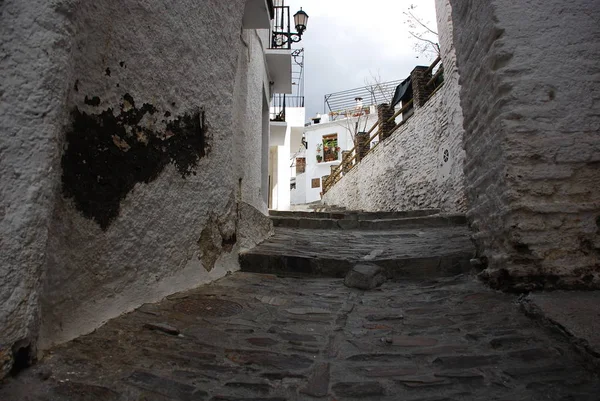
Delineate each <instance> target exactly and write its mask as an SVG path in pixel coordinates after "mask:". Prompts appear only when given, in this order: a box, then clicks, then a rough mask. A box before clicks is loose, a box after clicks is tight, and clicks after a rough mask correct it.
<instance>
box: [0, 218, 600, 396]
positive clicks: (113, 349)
mask: <svg viewBox="0 0 600 401" xmlns="http://www.w3.org/2000/svg"><path fill="white" fill-rule="evenodd" d="M416 214H419V213H416ZM299 215H300V216H302V214H299ZM314 215H318V214H314ZM287 216H288V218H291V220H288V221H287V222H285V221H284V222H281V221H280V222H278V223H276V224H278V225H281V224H288V225H290V224H292V225H302V226H311V225H313V224H318V225H326V224H332V223H331V221H336V220H335V219H332V218H331V217H333V216H334V214H329V215H326V214H320V216H325V217H330V218H329V219H314V218H312V219H311V218H310V217H306V215H304V217H299V218H296V217H293V216H294V215H293V214H288V215H287ZM309 216H310V215H309ZM336 216H338V218H339V220H337V224H339V223H340V221H346V223H343V224H350V225H352V223H351V222H352V221H354V224H355V225H360V223H359V222H360V221H363V220H361V218H360V217H359V215H358V214H355V215H354V218H351V217H348V215H347V214H339V213H338V214H336ZM361 216H362V218H363V219H366V220H365V221H371V223H366V224H367V225H370V226H373V225H383V226H385V227H387V228H386V229H384V230H374V229H370V230H364V229H363V230H358V229H356V228H354V229H349V230H343V229H340V228H338V229H337V230H334V229H329V230H327V229H321V230H315V229H310V228H307V229H302V228H290V227H277V228H276V230H275V235H274V236H273V237H272V238H271V239H269V240H267V241H266V242H265V243H263V244H262V245H259V247H257V248H255V250H252V251H250V252H249V254H252V255H253V259H252V258H251V259H246V261H245V262H244V261H243V262H242V268H243V269H244V270H251V269H252V267H251V266H252V265H249V263H250V262H249V260H254V263H255V264H254V265H253V266H254V267H255V270H261V266H262V268H264V269H265V270H270V271H272V272H273V273H276V274H264V273H249V272H236V273H233V274H231V275H228V276H227V277H224V278H222V279H220V280H218V281H215V282H213V283H211V284H209V285H205V286H201V287H199V288H197V289H194V290H191V291H187V292H181V293H177V294H175V295H172V296H169V297H167V298H166V299H165V300H163V301H162V302H159V303H155V304H145V305H143V306H142V307H140V308H139V309H137V310H135V311H134V312H131V313H128V314H125V315H123V316H121V317H119V318H116V319H113V320H111V321H109V322H108V323H107V324H105V325H104V326H102V327H100V328H99V329H97V330H96V331H94V332H93V333H91V334H88V335H85V336H82V337H79V338H77V339H75V340H73V341H71V342H69V343H66V344H63V345H61V346H58V347H56V348H54V349H53V350H52V351H51V353H50V354H49V355H47V356H46V357H45V358H44V360H43V361H41V362H40V363H38V364H37V365H35V366H34V367H32V368H29V369H27V370H25V371H23V372H21V373H20V374H18V375H17V376H16V377H15V378H13V379H10V380H8V381H7V383H6V385H5V386H4V387H3V388H2V389H1V390H0V399H2V400H4V401H13V400H15V401H16V400H30V401H43V400H44V401H45V400H48V401H49V400H53V401H63V400H64V401H67V400H69V401H74V400H77V401H84V400H86V401H88V400H89V401H92V400H102V401H117V400H122V401H125V400H148V401H150V400H165V401H166V400H211V401H219V400H221V401H227V400H228V401H233V400H238V401H258V400H265V401H283V400H290V401H291V400H313V399H325V400H355V399H365V400H409V401H417V400H421V401H425V400H429V401H434V400H435V401H442V400H455V401H458V400H512V401H515V400H563V401H567V400H578V401H579V400H590V401H591V400H597V399H598V394H600V382H599V381H598V378H597V376H595V375H594V374H593V373H591V371H590V370H588V369H589V366H587V365H586V360H585V359H584V358H583V357H582V356H581V355H580V354H579V353H578V352H576V350H575V349H574V348H573V345H572V344H571V343H569V342H568V341H566V340H565V339H564V338H563V337H561V336H559V335H557V334H555V333H553V332H552V331H550V330H549V329H548V328H546V327H544V326H542V325H541V324H540V323H538V321H536V320H533V319H531V318H529V317H528V316H526V314H525V313H523V311H522V310H521V307H520V305H519V302H518V296H517V295H511V294H506V293H501V292H497V291H493V290H491V289H489V288H487V287H485V286H483V285H482V284H481V283H479V282H478V281H477V280H476V279H475V278H473V276H471V275H469V274H461V273H460V272H458V273H459V274H456V273H457V271H456V270H443V269H442V267H443V266H444V263H442V262H440V261H442V260H445V259H448V256H449V255H455V254H456V251H457V250H461V249H462V250H463V254H464V253H466V252H468V250H469V247H470V246H471V245H470V244H469V242H468V233H467V232H466V231H465V230H464V228H463V226H462V225H461V224H456V225H452V224H449V223H448V218H443V217H442V216H440V215H429V216H422V217H410V216H402V217H398V216H397V217H396V218H395V219H391V218H389V217H390V215H389V214H388V215H387V217H388V218H387V219H379V220H376V219H372V218H371V219H369V215H364V214H363V215H361ZM279 217H282V216H281V215H280V216H279ZM371 217H372V216H371ZM378 217H386V216H378ZM274 219H275V220H277V217H275V218H274ZM303 219H304V220H303ZM306 219H308V220H306ZM294 221H296V222H294ZM327 221H329V223H327ZM415 221H421V224H420V225H419V226H415ZM374 222H377V223H374ZM424 222H429V223H424ZM436 222H437V225H438V226H436V224H435V223H436ZM439 224H441V226H439ZM426 225H430V226H431V225H433V227H427V226H426ZM392 226H396V228H390V227H392ZM402 226H404V227H402ZM290 230H292V231H293V232H294V235H291V236H290V232H291V231H290ZM394 233H395V235H394ZM344 237H345V238H350V237H352V238H353V239H354V241H355V243H357V244H360V243H361V242H363V243H364V242H365V241H371V244H373V243H374V242H373V241H375V243H376V244H378V245H377V246H379V247H380V249H381V251H380V252H377V255H378V256H380V261H383V260H384V259H385V258H387V260H388V261H390V260H392V257H391V256H390V255H389V254H387V249H388V248H386V246H388V247H389V249H392V248H393V249H397V250H401V249H402V246H401V245H402V243H404V245H405V248H406V247H409V248H410V249H411V252H412V254H408V253H407V254H402V252H398V253H397V254H396V255H395V256H393V259H395V260H397V261H398V266H404V269H401V270H400V271H401V272H402V273H398V274H397V277H396V278H395V279H394V280H390V281H387V282H385V283H384V284H383V285H382V286H381V287H378V288H375V289H372V290H369V291H362V290H358V289H354V288H348V287H346V286H345V285H344V283H343V280H342V279H338V278H331V277H315V275H320V276H327V275H329V276H331V275H333V276H335V275H342V276H343V274H341V272H342V271H343V270H345V269H346V268H345V267H344V266H345V265H346V263H347V261H348V260H350V259H352V258H354V259H356V260H359V259H362V260H365V256H367V260H368V259H371V260H372V259H375V258H374V256H373V254H372V253H366V254H365V253H364V252H365V249H366V248H368V247H366V246H364V247H363V248H364V249H363V248H361V247H360V246H357V247H354V245H353V244H352V243H351V242H348V248H347V249H348V250H347V252H346V255H341V254H340V255H339V257H338V261H337V263H338V266H340V268H339V269H335V268H330V267H332V266H334V265H335V263H336V261H335V257H334V255H331V254H328V253H327V249H333V248H334V245H335V246H337V245H336V242H335V241H340V238H344ZM308 238H311V241H312V243H310V242H309V243H308V245H306V244H307V242H306V241H308V240H307V239H308ZM452 238H453V239H452ZM278 241H279V242H280V243H286V242H287V249H288V250H289V252H288V253H289V255H288V259H286V257H285V255H284V254H285V252H283V251H281V249H279V255H276V257H277V258H279V259H278V260H280V261H281V260H282V258H283V262H280V263H279V264H273V263H269V259H268V258H267V253H268V250H269V249H270V250H271V252H275V251H277V246H276V245H274V244H277V243H278ZM328 241H329V242H328ZM419 241H421V243H419ZM317 242H318V243H320V244H321V248H320V249H319V247H316V246H314V243H317ZM435 243H445V244H446V245H448V244H451V246H449V247H447V248H446V249H445V250H444V249H443V248H439V247H438V248H437V252H438V254H437V255H435V252H436V246H435ZM303 244H304V245H303ZM338 244H339V243H338ZM303 246H307V247H310V248H311V249H312V254H310V255H306V254H305V255H302V247H303ZM377 246H375V247H373V246H371V249H377ZM353 250H354V253H353ZM261 254H262V255H263V259H262V261H263V262H261V261H260V259H259V256H260V255H261ZM459 254H460V252H459ZM369 255H370V256H369ZM248 256H249V255H245V257H246V258H247V257H248ZM321 257H322V258H321ZM242 258H244V256H242ZM302 258H307V259H310V260H312V262H310V263H309V262H306V263H302V262H298V260H300V259H302ZM430 259H431V260H435V262H434V263H433V262H432V263H430V265H431V266H433V267H432V268H430V269H423V267H424V266H426V265H428V262H427V261H428V260H430ZM286 260H287V261H286ZM402 260H404V262H401V261H402ZM383 265H384V266H388V267H387V269H388V271H391V270H393V268H394V267H393V266H392V265H391V264H389V263H388V264H387V265H386V263H383ZM451 265H452V264H451ZM453 265H454V266H455V268H458V269H460V266H461V263H458V262H457V263H454V264H453ZM311 266H312V267H315V266H317V267H319V268H320V269H321V270H311ZM411 266H412V268H411ZM436 268H438V270H437V271H436ZM307 269H308V270H307ZM440 269H441V270H440ZM411 271H412V272H413V273H415V272H420V273H421V274H420V275H416V276H415V275H414V274H413V275H412V276H411V274H410V272H411ZM388 276H389V274H388Z"/></svg>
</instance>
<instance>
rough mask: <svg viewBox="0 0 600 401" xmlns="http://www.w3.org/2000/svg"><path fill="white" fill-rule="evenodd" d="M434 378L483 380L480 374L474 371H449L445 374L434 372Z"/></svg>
mask: <svg viewBox="0 0 600 401" xmlns="http://www.w3.org/2000/svg"><path fill="white" fill-rule="evenodd" d="M433 375H434V376H436V377H445V378H449V379H483V378H484V376H483V374H482V373H481V372H478V371H475V370H450V371H445V372H436V373H434V374H433Z"/></svg>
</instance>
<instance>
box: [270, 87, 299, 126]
mask: <svg viewBox="0 0 600 401" xmlns="http://www.w3.org/2000/svg"><path fill="white" fill-rule="evenodd" d="M286 107H304V96H292V95H286V94H283V93H276V94H274V95H273V97H272V98H271V111H270V116H269V117H270V119H271V121H281V122H284V121H285V109H286Z"/></svg>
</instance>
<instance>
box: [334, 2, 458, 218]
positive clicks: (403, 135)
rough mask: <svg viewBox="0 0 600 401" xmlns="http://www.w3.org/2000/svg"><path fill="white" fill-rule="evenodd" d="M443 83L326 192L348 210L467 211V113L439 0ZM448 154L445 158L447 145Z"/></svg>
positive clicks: (447, 12)
mask: <svg viewBox="0 0 600 401" xmlns="http://www.w3.org/2000/svg"><path fill="white" fill-rule="evenodd" d="M436 8H437V18H438V30H439V40H440V47H441V55H442V64H443V66H444V79H445V82H444V85H443V86H442V87H441V88H440V89H439V90H438V91H437V92H436V93H435V94H434V95H433V97H432V98H431V99H429V100H428V102H427V103H426V104H425V105H424V106H423V107H420V108H417V109H416V110H415V112H414V114H413V115H412V117H410V118H409V119H408V120H407V121H406V122H405V123H404V125H402V126H400V128H398V129H397V130H396V131H395V132H394V133H393V134H392V136H391V137H389V138H387V139H385V140H384V141H382V142H380V143H379V144H378V145H377V146H376V147H375V148H374V149H373V150H372V151H371V152H370V153H369V154H368V155H367V156H366V157H365V158H364V159H363V160H362V161H361V162H360V163H359V164H358V165H357V166H356V167H354V168H353V169H352V170H350V172H349V173H348V174H346V175H345V176H344V177H343V178H342V179H341V180H340V181H339V182H338V183H336V184H335V185H334V186H333V187H332V188H331V189H329V190H328V191H327V193H326V194H325V195H324V196H323V202H324V203H326V204H331V205H338V206H344V207H346V208H347V209H350V210H365V211H382V210H384V211H393V210H412V209H427V208H439V209H441V210H442V211H445V212H464V211H466V196H465V187H464V174H463V162H464V150H463V149H462V140H463V138H462V137H463V127H462V124H463V116H462V110H461V108H460V99H459V90H460V86H459V83H458V71H457V69H456V55H455V51H454V46H453V43H452V29H451V25H449V24H448V20H449V18H450V8H449V4H448V3H447V1H446V0H439V1H437V4H436ZM446 150H447V151H448V160H444V151H446Z"/></svg>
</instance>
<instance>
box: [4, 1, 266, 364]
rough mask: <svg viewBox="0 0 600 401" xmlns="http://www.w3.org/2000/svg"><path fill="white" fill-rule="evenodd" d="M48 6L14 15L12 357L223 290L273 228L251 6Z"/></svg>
mask: <svg viewBox="0 0 600 401" xmlns="http://www.w3.org/2000/svg"><path fill="white" fill-rule="evenodd" d="M38 3H39V4H38ZM46 3H48V2H20V1H12V0H7V1H4V2H2V3H0V18H1V20H0V21H1V22H2V24H1V27H0V32H1V33H2V37H3V43H2V46H3V53H5V54H8V57H7V58H3V59H2V61H1V63H0V71H2V73H3V76H7V77H10V79H8V80H6V81H5V80H4V79H3V80H2V81H3V82H2V90H1V91H0V96H2V103H1V106H0V107H1V109H0V111H1V115H0V117H1V119H0V121H1V123H2V129H3V136H2V139H0V140H2V146H1V147H0V152H2V157H1V158H0V163H1V164H0V166H1V167H2V170H1V173H2V186H1V190H2V199H3V200H2V208H1V209H0V210H1V211H2V222H1V224H2V232H3V239H2V241H1V242H0V244H1V245H0V246H1V247H2V252H1V254H2V256H1V257H2V258H3V260H2V265H1V267H0V273H1V274H0V276H1V277H3V280H2V283H1V284H0V299H1V300H2V303H1V304H2V308H1V309H0V312H1V313H0V325H1V326H2V327H3V329H2V331H1V332H0V353H1V352H2V350H6V349H7V347H10V346H11V345H12V344H15V342H19V340H23V339H26V340H28V341H30V342H31V343H32V346H35V341H36V339H37V337H38V329H39V343H38V345H39V347H40V348H42V349H43V348H47V347H48V346H50V345H52V344H54V343H57V342H62V341H66V340H68V339H70V338H73V337H74V336H77V335H79V334H82V333H84V332H87V331H90V330H92V329H94V328H95V327H97V326H98V325H100V324H102V323H103V322H104V321H105V320H106V319H109V318H111V317H114V316H116V315H118V314H120V313H123V312H125V311H127V310H130V309H132V308H134V307H136V306H139V305H140V304H141V303H144V302H151V301H155V300H158V299H160V298H161V297H164V296H165V295H168V294H170V293H173V292H175V291H178V290H182V289H186V288H190V287H192V286H195V285H198V284H199V283H202V282H206V281H209V280H212V279H215V278H217V277H220V276H222V275H223V274H225V273H226V271H228V270H232V269H235V268H237V250H238V249H239V247H240V245H243V244H248V245H247V246H250V243H251V241H249V240H248V238H247V237H248V236H252V237H253V238H252V240H254V241H256V240H259V239H260V238H261V236H262V237H264V236H265V235H267V234H268V231H269V230H270V227H269V224H268V223H267V222H266V220H265V219H266V217H265V216H263V214H261V213H260V212H264V211H265V210H266V205H265V204H264V201H263V199H262V194H261V193H260V192H259V190H258V189H257V188H260V187H261V171H260V160H261V154H262V152H263V149H262V147H263V138H261V127H262V124H263V119H262V111H263V103H262V98H263V97H264V90H265V89H264V88H265V85H264V82H265V81H266V80H267V79H266V73H265V65H264V57H263V54H262V43H261V40H260V38H259V37H258V36H257V34H256V32H255V31H243V30H241V20H242V13H243V10H244V1H243V0H237V1H228V2H220V1H216V0H214V1H209V2H201V3H198V2H195V1H191V0H189V1H181V2H177V3H173V4H171V3H169V4H168V5H167V4H166V3H164V2H153V3H151V4H150V3H148V2H127V3H126V4H125V3H115V2H109V1H101V2H83V1H71V0H65V1H60V2H53V3H52V6H50V5H48V4H46ZM240 69H244V71H243V72H240ZM4 73H6V74H4ZM267 82H268V81H267ZM266 90H267V91H268V87H267V88H266ZM8 99H10V101H8ZM234 99H235V102H234ZM236 119H238V120H237V121H236ZM240 119H241V120H242V121H246V122H248V124H247V125H246V126H245V128H244V135H243V139H244V141H243V142H244V143H241V142H239V141H238V142H236V140H234V139H233V138H236V134H238V132H237V130H238V129H239V127H240V126H241V124H239V120H240ZM4 131H6V132H4ZM255 192H256V193H255Z"/></svg>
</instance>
